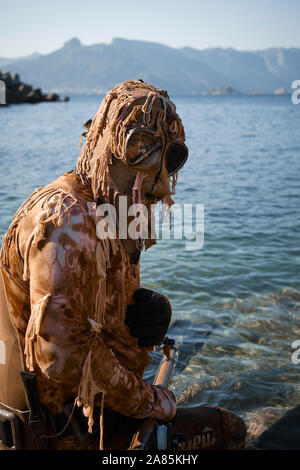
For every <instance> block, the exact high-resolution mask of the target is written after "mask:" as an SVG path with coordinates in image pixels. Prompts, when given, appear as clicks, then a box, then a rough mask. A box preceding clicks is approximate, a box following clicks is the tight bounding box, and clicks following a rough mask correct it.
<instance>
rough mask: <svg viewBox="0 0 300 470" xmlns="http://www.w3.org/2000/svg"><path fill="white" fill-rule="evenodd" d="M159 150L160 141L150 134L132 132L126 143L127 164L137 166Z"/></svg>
mask: <svg viewBox="0 0 300 470" xmlns="http://www.w3.org/2000/svg"><path fill="white" fill-rule="evenodd" d="M160 148H161V142H160V140H157V137H155V136H154V135H153V134H152V133H150V132H145V131H138V132H134V133H133V134H131V136H130V137H129V139H128V141H127V152H126V153H127V162H128V164H129V165H137V164H139V163H140V162H142V161H143V160H145V159H146V158H147V157H149V156H150V155H151V154H152V153H153V152H155V151H157V150H158V149H160Z"/></svg>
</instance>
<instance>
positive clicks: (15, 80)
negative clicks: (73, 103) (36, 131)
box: [0, 70, 70, 105]
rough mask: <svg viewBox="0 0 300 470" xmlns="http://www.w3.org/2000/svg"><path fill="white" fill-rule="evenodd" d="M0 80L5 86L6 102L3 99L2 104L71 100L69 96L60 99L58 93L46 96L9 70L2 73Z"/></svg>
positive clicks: (0, 73)
mask: <svg viewBox="0 0 300 470" xmlns="http://www.w3.org/2000/svg"><path fill="white" fill-rule="evenodd" d="M0 80H1V81H2V82H4V84H5V102H4V99H2V103H0V104H6V105H8V104H21V103H31V104H34V103H41V102H48V101H49V102H57V101H69V99H70V98H69V97H68V96H65V97H64V98H63V99H60V97H59V96H58V95H57V94H56V93H50V94H44V93H42V90H41V89H40V88H35V89H33V88H32V86H31V85H28V84H27V83H23V82H21V80H20V77H19V75H18V74H17V73H13V74H10V72H8V71H7V70H5V71H4V72H1V71H0ZM2 94H3V93H2ZM1 96H2V95H1Z"/></svg>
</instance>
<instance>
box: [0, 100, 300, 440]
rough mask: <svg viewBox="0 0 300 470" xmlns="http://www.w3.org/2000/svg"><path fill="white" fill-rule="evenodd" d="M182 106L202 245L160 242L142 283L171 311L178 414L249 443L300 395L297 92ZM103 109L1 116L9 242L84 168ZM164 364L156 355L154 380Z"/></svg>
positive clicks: (0, 110)
mask: <svg viewBox="0 0 300 470" xmlns="http://www.w3.org/2000/svg"><path fill="white" fill-rule="evenodd" d="M172 100H173V101H174V102H175V104H176V106H177V111H178V113H179V115H180V116H181V119H182V121H183V124H184V126H185V131H186V143H187V146H188V148H189V158H188V160H187V162H186V164H185V166H184V168H183V169H182V170H181V171H180V173H179V178H178V183H177V186H176V194H175V196H174V197H173V199H174V201H175V202H176V203H178V204H181V205H183V204H190V205H193V206H195V205H199V206H201V207H202V212H203V213H202V215H203V219H202V222H203V223H202V226H201V227H202V228H201V234H199V235H201V237H202V241H203V243H201V244H200V246H199V247H198V249H193V250H187V249H186V247H187V245H186V243H187V238H185V237H183V238H182V239H178V238H174V237H172V233H171V236H170V238H169V239H166V238H164V239H158V242H157V244H156V245H155V246H153V247H151V248H150V249H149V250H147V251H146V252H143V254H142V256H141V284H142V285H143V286H144V287H147V288H150V289H153V290H156V291H158V292H161V293H163V294H165V295H166V296H167V297H168V298H169V300H170V302H171V304H172V308H173V320H172V324H171V327H170V330H169V336H170V337H172V338H174V339H175V340H176V341H177V345H178V348H179V357H178V361H177V365H176V367H175V370H174V373H173V377H172V380H171V385H170V388H171V390H172V391H173V392H174V394H175V395H176V398H177V404H178V406H192V407H196V406H221V407H223V408H226V409H229V410H231V411H233V412H235V413H237V414H238V415H240V416H241V417H242V418H243V419H244V420H245V422H246V424H247V430H248V443H249V445H250V446H251V442H254V439H255V438H257V437H258V436H259V435H261V433H262V432H263V431H264V430H266V429H267V428H268V427H270V426H271V425H272V424H273V423H274V422H275V421H276V420H277V419H279V418H280V417H281V416H282V415H283V414H284V413H285V412H286V411H287V410H289V409H292V408H294V407H296V405H298V404H299V398H300V387H299V372H300V351H299V353H297V350H299V349H300V322H299V319H300V279H299V275H300V246H299V232H300V217H299V216H300V182H299V178H300V133H299V130H300V105H299V106H298V105H295V104H292V102H291V99H290V97H289V96H287V95H282V96H280V95H278V96H275V95H269V96H268V95H265V96H262V95H257V96H185V97H183V96H180V97H176V96H172ZM100 102H101V97H99V96H71V100H70V101H69V102H64V103H41V104H37V105H27V104H23V105H14V106H9V107H0V164H1V166H0V235H3V234H4V233H5V230H6V229H7V228H8V226H9V224H10V221H11V218H12V216H13V214H14V213H15V212H16V210H17V209H18V207H19V206H20V204H21V203H22V202H23V201H24V200H25V199H26V198H27V197H28V195H29V194H30V193H31V192H32V191H33V190H34V189H35V188H36V187H40V186H43V185H46V184H48V183H49V182H51V181H52V180H53V179H55V178H57V177H58V176H59V175H61V174H63V173H65V172H66V171H69V170H71V169H72V168H73V167H74V164H75V162H76V159H77V157H78V156H79V153H80V148H79V140H80V136H81V133H82V132H83V129H82V125H83V123H84V122H85V121H87V120H88V119H90V118H92V117H93V116H94V114H95V113H96V111H97V109H98V106H99V104H100ZM196 230H197V226H195V231H196ZM297 341H298V343H297ZM159 360H160V353H159V352H158V351H156V352H155V353H153V362H152V364H151V366H150V367H149V369H148V370H147V371H146V375H145V378H146V379H147V380H152V379H153V376H154V373H155V370H156V369H157V366H158V364H159Z"/></svg>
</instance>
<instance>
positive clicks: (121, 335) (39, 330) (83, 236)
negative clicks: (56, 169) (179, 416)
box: [1, 174, 176, 427]
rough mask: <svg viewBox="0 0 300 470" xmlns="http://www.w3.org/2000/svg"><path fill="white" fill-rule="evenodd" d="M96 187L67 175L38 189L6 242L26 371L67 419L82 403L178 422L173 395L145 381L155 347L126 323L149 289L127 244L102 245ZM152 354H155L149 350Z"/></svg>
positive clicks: (6, 271) (4, 258) (6, 269)
mask: <svg viewBox="0 0 300 470" xmlns="http://www.w3.org/2000/svg"><path fill="white" fill-rule="evenodd" d="M93 201H94V199H93V194H92V191H91V188H90V186H88V185H83V184H82V181H81V179H80V177H79V176H77V175H75V174H65V175H63V176H62V177H60V178H58V179H57V180H55V181H54V182H53V183H51V184H49V185H48V186H46V187H44V188H39V189H37V190H36V191H35V192H34V193H33V194H32V195H31V196H30V197H29V198H28V200H27V201H26V202H25V203H24V204H23V206H21V208H20V209H19V211H18V212H17V214H16V215H15V217H14V218H13V221H12V224H11V226H10V228H9V229H8V231H7V233H6V234H5V236H4V239H3V245H2V250H1V268H2V270H3V276H4V283H5V288H6V292H7V298H8V304H9V309H10V315H11V318H12V321H13V323H14V327H15V328H16V330H17V333H18V335H19V339H20V344H21V349H22V351H23V364H24V368H26V369H27V370H32V371H35V372H36V373H37V377H38V388H39V392H40V396H41V401H42V403H43V404H45V405H47V406H48V407H49V408H50V410H51V411H52V412H53V413H60V412H62V410H63V406H64V405H65V403H67V402H69V401H72V400H74V399H75V398H76V397H77V398H78V402H79V404H80V402H81V403H83V405H84V407H85V410H86V415H87V416H89V417H90V422H89V425H90V427H91V425H92V410H93V406H94V404H97V405H101V402H102V400H101V399H102V396H103V394H104V406H105V408H107V409H110V410H113V411H115V412H119V413H121V414H122V415H126V416H131V417H135V418H143V417H148V416H149V417H153V418H159V419H163V420H164V419H171V418H172V417H173V416H174V414H175V411H176V407H175V403H174V399H173V398H172V397H171V393H170V392H167V391H165V390H164V389H160V388H157V387H154V386H151V385H149V384H148V383H146V382H145V381H144V380H143V379H142V375H143V372H144V370H145V368H146V366H147V365H148V364H149V362H150V357H149V354H148V351H149V348H148V349H147V348H143V347H139V346H138V343H137V339H136V338H133V337H132V336H131V335H130V332H129V329H128V327H127V326H126V325H125V323H124V318H125V310H126V307H127V305H129V304H130V303H131V302H132V294H133V292H134V291H135V290H136V289H137V288H138V287H140V275H139V263H137V264H134V263H133V262H132V261H131V258H130V256H129V255H128V254H127V253H126V251H125V250H124V247H123V245H122V242H121V240H119V239H116V240H108V239H107V240H99V239H98V238H97V235H96V223H97V217H96V215H95V209H96V204H95V203H94V202H93ZM150 349H151V348H150Z"/></svg>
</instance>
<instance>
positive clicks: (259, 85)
mask: <svg viewBox="0 0 300 470" xmlns="http://www.w3.org/2000/svg"><path fill="white" fill-rule="evenodd" d="M0 69H1V70H4V69H5V70H8V71H9V72H10V73H11V74H13V73H17V74H19V75H20V76H21V77H22V79H23V80H24V82H25V83H30V84H32V87H33V88H40V87H41V88H42V89H45V90H48V93H55V94H67V95H70V94H71V93H72V94H98V95H99V94H105V93H106V92H107V91H108V90H110V89H111V88H113V87H114V86H115V85H116V84H118V83H120V82H122V81H125V80H137V79H139V78H141V79H143V80H144V81H145V82H148V83H152V84H153V85H154V86H157V87H159V88H164V89H166V90H167V91H168V93H169V94H171V95H176V96H179V95H185V96H186V95H189V94H190V95H201V94H209V95H232V96H233V95H236V94H250V95H256V94H273V93H275V94H290V92H291V84H292V82H293V81H294V80H297V79H300V49H299V48H270V49H266V50H258V51H240V50H235V49H232V48H227V49H223V48H211V49H203V50H198V49H193V48H191V47H183V48H180V49H176V48H172V47H168V46H165V45H162V44H159V43H152V42H146V41H136V40H126V39H121V38H116V39H114V40H113V41H112V42H111V43H110V44H93V45H89V46H85V45H83V44H82V43H81V42H80V40H79V39H77V38H73V39H70V40H69V41H67V42H66V43H65V44H64V45H63V46H62V47H61V48H59V49H57V50H55V51H53V52H51V53H49V54H39V53H34V54H32V55H30V56H28V57H22V58H18V59H5V58H0Z"/></svg>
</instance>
